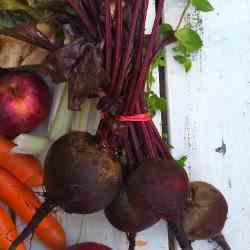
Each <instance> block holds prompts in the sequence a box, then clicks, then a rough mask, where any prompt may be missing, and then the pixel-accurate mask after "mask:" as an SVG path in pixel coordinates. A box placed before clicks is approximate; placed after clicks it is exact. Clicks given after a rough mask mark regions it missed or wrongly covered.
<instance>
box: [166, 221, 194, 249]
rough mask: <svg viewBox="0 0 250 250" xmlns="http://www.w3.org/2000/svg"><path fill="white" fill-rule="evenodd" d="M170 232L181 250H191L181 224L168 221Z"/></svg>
mask: <svg viewBox="0 0 250 250" xmlns="http://www.w3.org/2000/svg"><path fill="white" fill-rule="evenodd" d="M168 226H169V228H170V230H172V232H173V233H174V235H175V237H176V239H177V241H178V243H179V245H180V247H181V249H182V250H193V248H192V246H191V242H190V241H189V240H188V238H187V235H186V233H185V231H184V228H183V226H182V224H181V223H176V222H173V221H168Z"/></svg>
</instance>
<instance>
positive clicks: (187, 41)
mask: <svg viewBox="0 0 250 250" xmlns="http://www.w3.org/2000/svg"><path fill="white" fill-rule="evenodd" d="M175 36H176V38H177V40H178V41H179V42H180V44H181V45H182V46H184V47H185V48H186V49H187V52H189V53H192V52H195V51H197V50H199V49H200V48H201V47H202V45H203V43H202V40H201V38H200V36H199V34H198V33H197V32H196V31H194V30H192V29H191V28H189V27H184V28H181V29H179V30H177V31H176V33H175Z"/></svg>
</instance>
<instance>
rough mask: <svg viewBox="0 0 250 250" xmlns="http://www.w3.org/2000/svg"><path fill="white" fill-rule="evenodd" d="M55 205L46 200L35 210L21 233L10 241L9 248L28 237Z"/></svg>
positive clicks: (11, 249) (13, 247)
mask: <svg viewBox="0 0 250 250" xmlns="http://www.w3.org/2000/svg"><path fill="white" fill-rule="evenodd" d="M54 207H56V205H55V204H54V203H52V202H51V201H49V200H46V201H45V202H44V203H43V204H42V205H41V206H40V207H39V208H38V210H37V211H36V213H35V214H34V216H33V218H32V220H31V221H30V222H29V224H28V225H27V226H26V227H25V228H24V230H23V231H22V233H21V234H20V235H19V236H18V237H17V238H16V239H15V240H14V241H13V242H12V243H11V245H10V247H9V250H15V249H16V248H17V247H18V245H19V244H21V243H22V242H23V241H24V240H25V239H26V238H28V237H29V236H30V235H31V234H32V233H33V232H34V230H35V229H36V227H37V226H38V225H39V224H40V222H41V221H42V220H43V219H44V217H46V216H47V215H48V214H49V213H50V212H51V211H52V209H53V208H54Z"/></svg>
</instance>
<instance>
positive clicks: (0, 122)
mask: <svg viewBox="0 0 250 250" xmlns="http://www.w3.org/2000/svg"><path fill="white" fill-rule="evenodd" d="M51 101H52V94H51V93H50V90H49V87H48V86H47V85H46V83H45V82H44V81H43V79H42V78H41V77H39V76H38V75H36V74H34V73H31V72H24V71H18V72H11V73H6V74H4V75H3V76H1V78H0V134H1V135H6V136H9V137H15V136H17V135H19V134H21V133H27V132H30V131H31V130H33V129H34V128H36V127H37V126H38V125H39V124H40V123H41V122H42V121H43V120H44V119H45V118H46V117H47V116H48V114H49V110H50V106H51Z"/></svg>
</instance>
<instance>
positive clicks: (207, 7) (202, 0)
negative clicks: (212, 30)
mask: <svg viewBox="0 0 250 250" xmlns="http://www.w3.org/2000/svg"><path fill="white" fill-rule="evenodd" d="M191 3H192V4H193V6H194V7H196V8H197V9H198V10H200V11H204V12H209V11H213V10H214V7H213V6H212V5H211V4H210V3H209V2H208V1H207V0H191Z"/></svg>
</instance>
